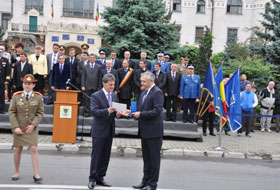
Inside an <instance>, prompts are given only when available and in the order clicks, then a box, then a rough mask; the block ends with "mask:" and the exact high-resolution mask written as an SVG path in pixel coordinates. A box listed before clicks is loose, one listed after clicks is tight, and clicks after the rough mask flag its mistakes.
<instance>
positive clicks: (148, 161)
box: [133, 71, 163, 190]
mask: <svg viewBox="0 0 280 190" xmlns="http://www.w3.org/2000/svg"><path fill="white" fill-rule="evenodd" d="M154 80H155V76H154V74H153V73H151V72H149V71H147V72H145V73H143V74H142V75H141V85H142V86H143V87H144V88H145V90H144V91H143V92H142V93H141V96H140V99H139V104H138V112H135V113H134V117H135V118H137V119H138V124H139V133H140V136H141V145H142V151H143V160H144V170H143V171H144V176H143V178H142V182H141V183H140V184H139V185H136V186H133V188H135V189H144V188H145V189H147V190H155V189H156V188H157V182H158V178H159V170H160V151H161V146H162V137H163V121H162V113H161V112H162V106H163V93H162V91H161V90H160V89H159V88H158V87H157V86H156V85H155V83H154Z"/></svg>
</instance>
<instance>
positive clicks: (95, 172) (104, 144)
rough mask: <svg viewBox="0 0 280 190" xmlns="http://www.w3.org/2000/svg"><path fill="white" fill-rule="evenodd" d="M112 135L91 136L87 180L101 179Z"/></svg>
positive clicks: (107, 161) (104, 170) (109, 154)
mask: <svg viewBox="0 0 280 190" xmlns="http://www.w3.org/2000/svg"><path fill="white" fill-rule="evenodd" d="M112 141H113V137H112V135H111V134H110V135H109V136H108V137H106V138H96V137H92V152H91V162H90V173H89V181H93V182H94V181H97V180H102V179H103V178H104V177H105V176H106V172H107V169H108V165H109V161H110V156H111V147H112Z"/></svg>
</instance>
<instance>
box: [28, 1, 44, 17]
mask: <svg viewBox="0 0 280 190" xmlns="http://www.w3.org/2000/svg"><path fill="white" fill-rule="evenodd" d="M43 8H44V0H25V13H28V11H30V10H31V9H36V10H37V11H38V12H39V13H40V14H41V15H42V14H43Z"/></svg>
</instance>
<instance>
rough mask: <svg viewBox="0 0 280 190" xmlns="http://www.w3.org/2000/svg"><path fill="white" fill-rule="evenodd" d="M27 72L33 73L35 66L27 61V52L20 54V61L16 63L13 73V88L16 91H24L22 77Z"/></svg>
mask: <svg viewBox="0 0 280 190" xmlns="http://www.w3.org/2000/svg"><path fill="white" fill-rule="evenodd" d="M26 74H33V67H32V65H31V64H29V63H28V61H27V55H26V53H21V54H20V61H19V62H17V63H16V64H15V68H14V73H13V88H14V89H15V92H17V91H22V90H23V88H22V79H23V77H24V76H25V75H26Z"/></svg>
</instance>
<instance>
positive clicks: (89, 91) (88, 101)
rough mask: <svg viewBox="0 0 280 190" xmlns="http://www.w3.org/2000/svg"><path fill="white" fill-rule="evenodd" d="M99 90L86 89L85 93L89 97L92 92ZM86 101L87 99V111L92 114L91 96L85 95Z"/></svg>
mask: <svg viewBox="0 0 280 190" xmlns="http://www.w3.org/2000/svg"><path fill="white" fill-rule="evenodd" d="M96 91H97V90H86V91H85V93H86V95H88V96H89V97H91V94H92V93H94V92H96ZM84 98H85V99H84V101H85V113H86V114H90V113H91V111H90V98H88V97H87V96H85V97H84Z"/></svg>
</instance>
